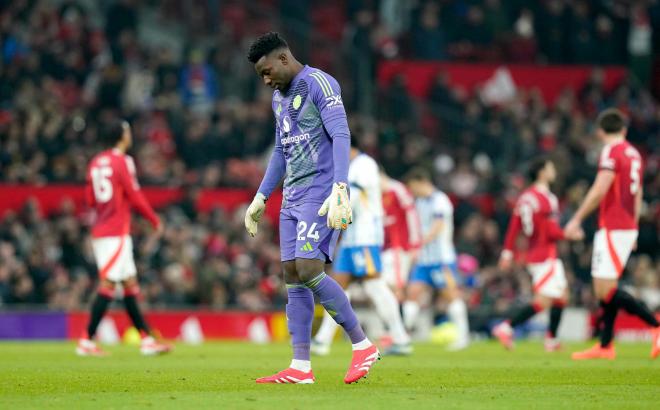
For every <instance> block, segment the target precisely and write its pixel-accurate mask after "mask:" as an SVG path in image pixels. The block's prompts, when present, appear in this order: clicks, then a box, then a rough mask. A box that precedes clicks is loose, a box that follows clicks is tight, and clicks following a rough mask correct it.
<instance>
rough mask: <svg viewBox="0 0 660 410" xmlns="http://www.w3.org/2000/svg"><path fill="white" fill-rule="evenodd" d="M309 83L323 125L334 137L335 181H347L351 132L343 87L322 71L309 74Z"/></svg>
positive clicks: (332, 137)
mask: <svg viewBox="0 0 660 410" xmlns="http://www.w3.org/2000/svg"><path fill="white" fill-rule="evenodd" d="M309 84H310V85H309V88H310V96H311V97H312V101H313V102H314V104H315V105H316V108H317V109H318V110H319V113H320V115H321V120H322V121H323V126H324V127H325V130H326V131H327V133H328V135H330V138H331V139H332V158H333V164H334V182H335V183H337V182H346V181H347V180H348V164H349V151H350V148H351V133H350V131H349V129H348V120H347V119H346V110H345V109H344V102H343V101H342V98H341V88H340V87H339V83H337V80H335V79H334V78H332V76H329V75H327V74H325V73H323V72H321V71H315V72H313V73H311V74H309Z"/></svg>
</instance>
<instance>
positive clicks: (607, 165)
mask: <svg viewBox="0 0 660 410" xmlns="http://www.w3.org/2000/svg"><path fill="white" fill-rule="evenodd" d="M598 169H599V170H601V169H607V170H610V171H616V158H614V156H613V155H612V150H611V148H610V146H609V145H606V146H605V148H603V150H602V151H601V153H600V158H599V159H598Z"/></svg>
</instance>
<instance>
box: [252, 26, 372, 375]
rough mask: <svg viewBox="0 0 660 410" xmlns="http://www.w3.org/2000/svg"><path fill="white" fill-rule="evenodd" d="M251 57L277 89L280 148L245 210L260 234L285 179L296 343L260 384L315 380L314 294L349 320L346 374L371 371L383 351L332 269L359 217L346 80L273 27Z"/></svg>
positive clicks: (284, 225) (284, 246) (286, 254)
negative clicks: (352, 192)
mask: <svg viewBox="0 0 660 410" xmlns="http://www.w3.org/2000/svg"><path fill="white" fill-rule="evenodd" d="M248 60H249V61H250V62H251V63H252V64H254V68H255V70H256V71H257V74H258V75H259V77H261V78H262V79H263V81H264V83H265V84H266V85H267V86H269V87H271V88H272V89H273V90H274V91H273V101H272V108H273V113H274V114H275V149H274V150H273V154H272V156H271V158H270V162H269V164H268V168H267V169H266V175H264V178H263V181H262V182H261V185H260V186H259V190H258V191H257V194H256V195H255V197H254V199H253V200H252V203H251V204H250V206H249V207H248V209H247V212H246V214H245V228H246V229H247V231H248V233H249V234H250V235H252V236H254V235H256V233H257V224H258V223H259V221H260V219H261V217H262V216H263V213H264V209H265V202H266V200H267V199H268V197H269V196H270V194H271V193H272V192H273V190H274V189H275V187H276V186H277V185H278V184H279V183H280V181H281V180H282V178H284V198H283V201H282V208H281V211H280V251H281V260H282V267H283V270H284V280H285V282H286V286H287V293H288V298H289V301H288V304H287V305H286V316H287V325H288V328H289V333H290V334H291V338H292V344H293V360H292V361H291V365H290V367H289V368H287V369H285V370H283V371H281V372H279V373H276V374H274V375H272V376H268V377H263V378H260V379H257V383H314V374H313V373H312V367H311V361H310V344H311V338H312V319H313V316H314V295H316V296H317V297H318V298H319V300H320V302H321V304H322V305H323V307H324V308H325V309H326V310H327V311H328V313H330V315H331V316H332V317H333V319H334V320H335V321H336V322H337V323H338V324H339V325H341V326H342V327H343V328H344V330H345V331H346V333H347V334H348V336H349V338H350V339H351V343H352V345H353V360H352V362H351V365H350V367H349V369H348V372H347V373H346V376H345V377H344V382H345V383H353V382H356V381H358V380H359V379H361V378H362V377H365V376H366V375H367V373H368V372H369V370H370V369H371V366H372V364H373V363H374V362H375V361H376V360H377V359H379V358H380V353H379V352H378V349H377V348H376V346H374V345H373V344H372V343H371V342H370V341H369V339H368V338H367V337H366V336H365V334H364V331H363V330H362V327H361V326H360V324H359V322H358V320H357V317H356V316H355V312H353V308H352V307H351V304H350V302H349V301H348V298H347V297H346V294H345V293H344V291H343V289H342V288H341V286H339V284H337V282H335V281H334V280H333V279H332V278H331V277H330V276H327V275H326V274H325V272H324V271H325V264H328V263H330V262H332V255H333V253H334V248H335V245H336V244H337V239H338V237H339V232H340V231H341V230H344V229H346V228H347V226H348V224H349V223H350V222H351V207H350V202H349V198H348V188H347V180H348V165H349V151H350V139H351V136H350V132H349V130H348V123H347V121H346V112H345V110H344V105H343V102H342V99H341V92H340V88H339V84H338V83H337V81H336V80H335V79H334V78H333V77H332V76H330V75H328V74H326V73H324V72H323V71H321V70H318V69H316V68H312V67H309V66H307V65H303V64H301V63H300V62H298V61H297V60H296V59H295V57H294V56H293V55H292V54H291V51H290V50H289V47H288V45H287V43H286V41H285V40H284V39H283V38H282V37H280V35H279V34H278V33H272V32H271V33H266V34H264V35H262V36H261V37H259V38H258V39H256V40H255V41H254V43H252V45H251V46H250V50H249V52H248Z"/></svg>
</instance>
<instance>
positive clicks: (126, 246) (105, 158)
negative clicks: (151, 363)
mask: <svg viewBox="0 0 660 410" xmlns="http://www.w3.org/2000/svg"><path fill="white" fill-rule="evenodd" d="M104 139H105V142H107V144H108V146H110V147H112V148H110V149H108V150H106V151H103V152H101V153H99V154H98V155H96V156H95V157H94V158H93V159H92V160H91V162H90V163H89V166H88V169H87V184H86V187H85V199H86V201H87V203H88V204H89V206H90V207H92V208H93V209H94V210H95V211H96V221H95V222H94V225H93V227H92V248H93V251H94V257H95V259H96V264H97V266H98V271H99V280H100V283H99V287H98V293H97V295H96V298H95V300H94V302H93V303H92V308H91V318H90V322H89V326H88V328H87V332H86V334H85V335H83V337H81V338H80V340H79V341H78V346H77V347H76V353H77V354H78V355H81V356H101V355H104V354H105V353H104V352H103V351H102V350H101V349H100V348H99V347H98V346H97V345H96V343H95V342H94V341H93V339H94V336H95V334H96V330H97V328H98V325H99V323H100V322H101V319H102V318H103V315H104V314H105V312H106V310H107V309H108V305H109V304H110V302H112V300H113V298H114V295H115V287H116V285H117V284H118V283H121V285H122V288H123V291H124V305H125V307H126V312H127V313H128V315H129V316H130V318H131V320H132V322H133V324H134V325H135V327H136V328H137V329H138V330H139V331H140V334H141V335H142V343H141V345H140V351H141V352H142V354H144V355H154V354H160V353H165V352H167V351H169V350H170V347H169V346H167V345H164V344H161V343H159V342H157V341H156V340H155V339H154V338H153V337H152V336H151V335H150V329H149V326H148V325H147V323H146V322H145V320H144V318H143V316H142V314H141V313H140V309H139V308H138V304H137V297H138V295H139V293H140V287H139V284H138V281H137V278H136V274H137V269H136V268H135V262H134V261H133V241H132V240H131V237H130V235H129V234H130V230H131V207H134V208H136V209H137V210H138V212H140V214H142V216H144V217H145V218H146V219H147V220H149V222H151V224H152V225H153V227H154V229H155V230H156V234H157V235H158V236H160V235H161V234H162V232H163V224H162V223H161V221H160V219H159V218H158V216H157V215H156V213H155V212H154V210H153V209H152V208H151V206H150V205H149V203H148V202H147V200H146V199H145V198H144V196H143V194H142V192H141V191H140V186H139V185H138V182H137V177H136V173H135V164H134V162H133V158H131V157H130V156H129V155H126V151H128V149H129V148H130V147H131V144H132V135H131V128H130V126H129V125H128V123H127V122H126V121H116V122H114V123H113V124H112V125H111V126H110V127H109V128H108V133H107V135H106V136H105V138H104Z"/></svg>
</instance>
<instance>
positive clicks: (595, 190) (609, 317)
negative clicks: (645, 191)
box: [564, 108, 660, 360]
mask: <svg viewBox="0 0 660 410" xmlns="http://www.w3.org/2000/svg"><path fill="white" fill-rule="evenodd" d="M596 124H597V130H596V135H597V137H598V138H599V139H600V140H601V141H603V142H604V143H605V147H604V148H603V151H602V152H601V155H600V160H599V163H598V174H597V175H596V180H595V181H594V183H593V185H592V186H591V189H590V190H589V192H588V193H587V196H586V197H585V199H584V201H583V202H582V204H581V205H580V207H579V208H578V210H577V211H576V212H575V215H574V216H573V218H572V219H571V220H570V221H569V223H568V224H567V225H566V228H565V230H564V232H565V233H566V236H567V237H576V236H579V234H580V233H581V231H582V228H581V224H582V221H583V220H584V219H585V218H586V217H587V216H588V215H589V214H590V213H591V212H592V211H593V210H594V209H596V207H599V208H600V210H599V216H598V228H599V229H598V231H597V232H596V234H595V236H594V244H593V255H592V260H591V276H592V278H593V283H594V291H595V293H596V297H598V299H599V300H600V304H601V307H602V312H603V316H602V321H603V331H602V333H601V336H600V343H598V344H596V345H595V346H594V347H592V348H591V349H588V350H585V351H583V352H575V353H573V359H574V360H584V359H610V360H612V359H614V358H615V357H616V352H615V351H614V346H613V344H612V339H613V332H614V320H615V319H616V315H617V312H618V310H619V309H625V310H626V311H627V312H628V313H630V314H633V315H636V316H638V317H639V318H640V319H642V320H643V321H645V322H646V323H648V324H649V325H650V326H652V327H653V330H652V335H653V346H652V348H651V357H652V358H656V357H657V356H658V355H659V354H660V325H659V324H658V320H657V319H656V318H655V317H654V316H653V314H652V313H651V312H650V311H649V309H648V308H647V307H646V306H645V305H644V303H642V302H641V301H639V300H637V299H635V298H633V297H632V296H631V295H630V294H629V293H627V292H625V291H624V290H623V289H619V288H618V282H619V277H620V276H621V274H622V273H623V269H624V267H625V265H626V262H627V261H628V257H629V256H630V253H631V252H632V250H633V248H634V247H635V244H636V242H637V234H638V225H637V223H638V221H639V213H640V210H641V205H642V188H643V186H642V175H643V173H642V169H643V166H642V157H641V156H640V154H639V152H638V151H637V149H635V147H633V146H632V145H631V144H630V143H628V141H626V132H627V127H626V118H625V116H624V114H623V113H622V112H621V111H619V110H617V109H612V108H611V109H607V110H605V111H603V112H602V113H601V114H600V115H599V116H598V119H597V120H596Z"/></svg>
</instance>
